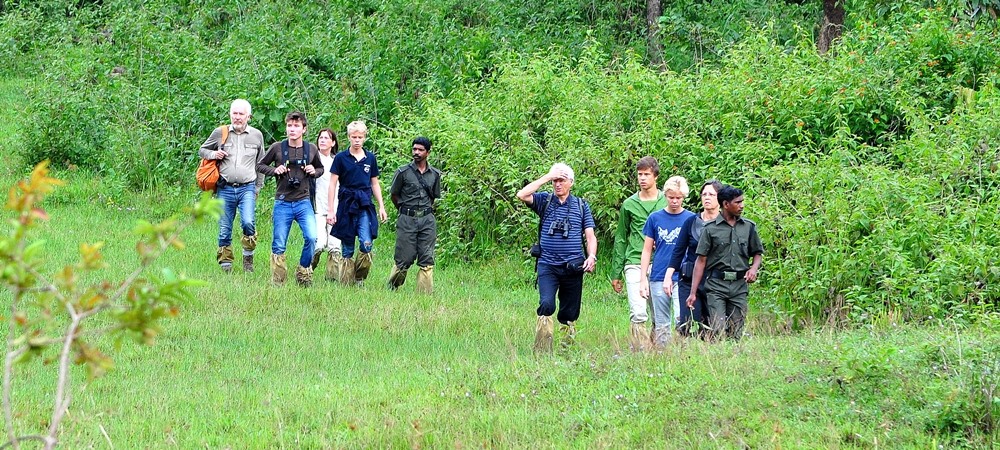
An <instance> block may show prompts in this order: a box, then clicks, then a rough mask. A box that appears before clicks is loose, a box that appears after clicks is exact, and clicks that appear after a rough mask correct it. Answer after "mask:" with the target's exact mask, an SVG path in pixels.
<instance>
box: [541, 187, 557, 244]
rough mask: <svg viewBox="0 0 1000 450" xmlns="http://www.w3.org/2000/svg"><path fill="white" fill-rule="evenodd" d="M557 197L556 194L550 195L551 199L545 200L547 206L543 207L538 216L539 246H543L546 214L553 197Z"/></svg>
mask: <svg viewBox="0 0 1000 450" xmlns="http://www.w3.org/2000/svg"><path fill="white" fill-rule="evenodd" d="M555 196H556V194H555V193H554V192H553V193H551V194H549V198H548V199H547V200H545V206H543V207H542V213H541V214H540V215H539V216H538V245H542V222H543V221H544V220H545V213H547V212H549V204H551V203H552V197H555Z"/></svg>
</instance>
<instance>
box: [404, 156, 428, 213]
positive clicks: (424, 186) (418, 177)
mask: <svg viewBox="0 0 1000 450" xmlns="http://www.w3.org/2000/svg"><path fill="white" fill-rule="evenodd" d="M407 167H409V168H410V170H412V171H413V174H414V175H416V177H417V181H419V182H420V186H421V187H423V188H424V192H426V193H427V199H428V200H430V201H431V203H434V196H433V195H431V188H430V187H428V186H427V183H426V182H424V177H422V176H420V171H419V170H417V167H416V166H414V165H413V163H410V164H407ZM427 170H431V168H430V166H427Z"/></svg>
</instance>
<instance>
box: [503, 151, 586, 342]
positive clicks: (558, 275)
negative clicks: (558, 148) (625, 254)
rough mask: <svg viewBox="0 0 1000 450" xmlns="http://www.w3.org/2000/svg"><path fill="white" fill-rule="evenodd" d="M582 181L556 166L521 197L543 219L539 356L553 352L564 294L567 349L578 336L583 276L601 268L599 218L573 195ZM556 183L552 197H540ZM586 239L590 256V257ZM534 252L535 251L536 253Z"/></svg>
mask: <svg viewBox="0 0 1000 450" xmlns="http://www.w3.org/2000/svg"><path fill="white" fill-rule="evenodd" d="M575 179H576V177H575V175H574V174H573V169H571V168H570V167H569V166H567V165H566V164H563V163H556V164H553V165H552V168H551V169H549V172H548V173H546V174H545V175H542V177H541V178H539V179H537V180H535V181H532V182H531V183H528V185H527V186H525V187H523V188H522V189H521V190H520V191H518V192H517V198H519V199H521V201H522V202H524V203H525V204H527V205H528V206H529V207H530V208H531V210H532V211H534V212H535V214H538V216H539V225H538V230H539V231H538V235H539V236H538V239H539V241H538V244H539V246H540V251H539V254H538V255H537V256H536V257H537V258H538V262H537V264H536V273H537V276H538V295H539V302H538V303H539V305H538V311H537V313H538V320H537V323H536V325H535V352H538V353H550V352H551V351H552V342H553V340H554V331H555V330H554V328H555V323H554V322H552V314H553V313H555V312H556V294H557V293H558V295H559V314H558V316H557V319H558V320H559V323H560V324H561V326H560V327H559V330H560V332H561V334H563V335H564V337H563V341H562V342H563V344H564V345H568V344H570V343H572V342H573V340H574V339H575V337H576V328H575V327H574V325H573V324H574V322H576V320H577V318H579V317H580V299H581V297H582V295H583V274H584V272H593V271H594V265H595V264H596V263H597V236H596V235H595V234H594V216H593V215H591V213H590V205H588V204H587V201H586V200H584V199H582V198H579V197H576V196H574V195H570V193H569V192H570V188H572V187H573V181H574V180H575ZM549 182H552V193H547V192H545V193H538V192H536V191H538V189H539V188H540V187H542V185H544V184H546V183H549ZM584 239H586V255H584ZM533 253H534V252H533Z"/></svg>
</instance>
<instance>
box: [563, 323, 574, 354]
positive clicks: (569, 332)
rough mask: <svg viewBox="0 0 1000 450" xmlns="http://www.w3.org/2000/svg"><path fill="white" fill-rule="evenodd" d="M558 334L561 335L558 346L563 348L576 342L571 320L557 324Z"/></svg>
mask: <svg viewBox="0 0 1000 450" xmlns="http://www.w3.org/2000/svg"><path fill="white" fill-rule="evenodd" d="M559 334H560V335H561V336H562V338H561V339H559V347H560V348H562V349H563V350H565V349H567V348H569V347H571V346H573V345H575V344H576V325H574V324H573V322H567V323H564V324H561V325H559Z"/></svg>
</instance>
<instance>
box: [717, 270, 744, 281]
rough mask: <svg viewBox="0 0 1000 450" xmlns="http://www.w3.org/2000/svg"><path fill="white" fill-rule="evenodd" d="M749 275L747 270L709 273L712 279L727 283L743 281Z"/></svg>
mask: <svg viewBox="0 0 1000 450" xmlns="http://www.w3.org/2000/svg"><path fill="white" fill-rule="evenodd" d="M746 275H747V271H745V270H738V271H734V270H712V271H709V272H708V276H710V277H712V278H717V279H720V280H726V281H735V280H742V279H743V277H745V276H746Z"/></svg>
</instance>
